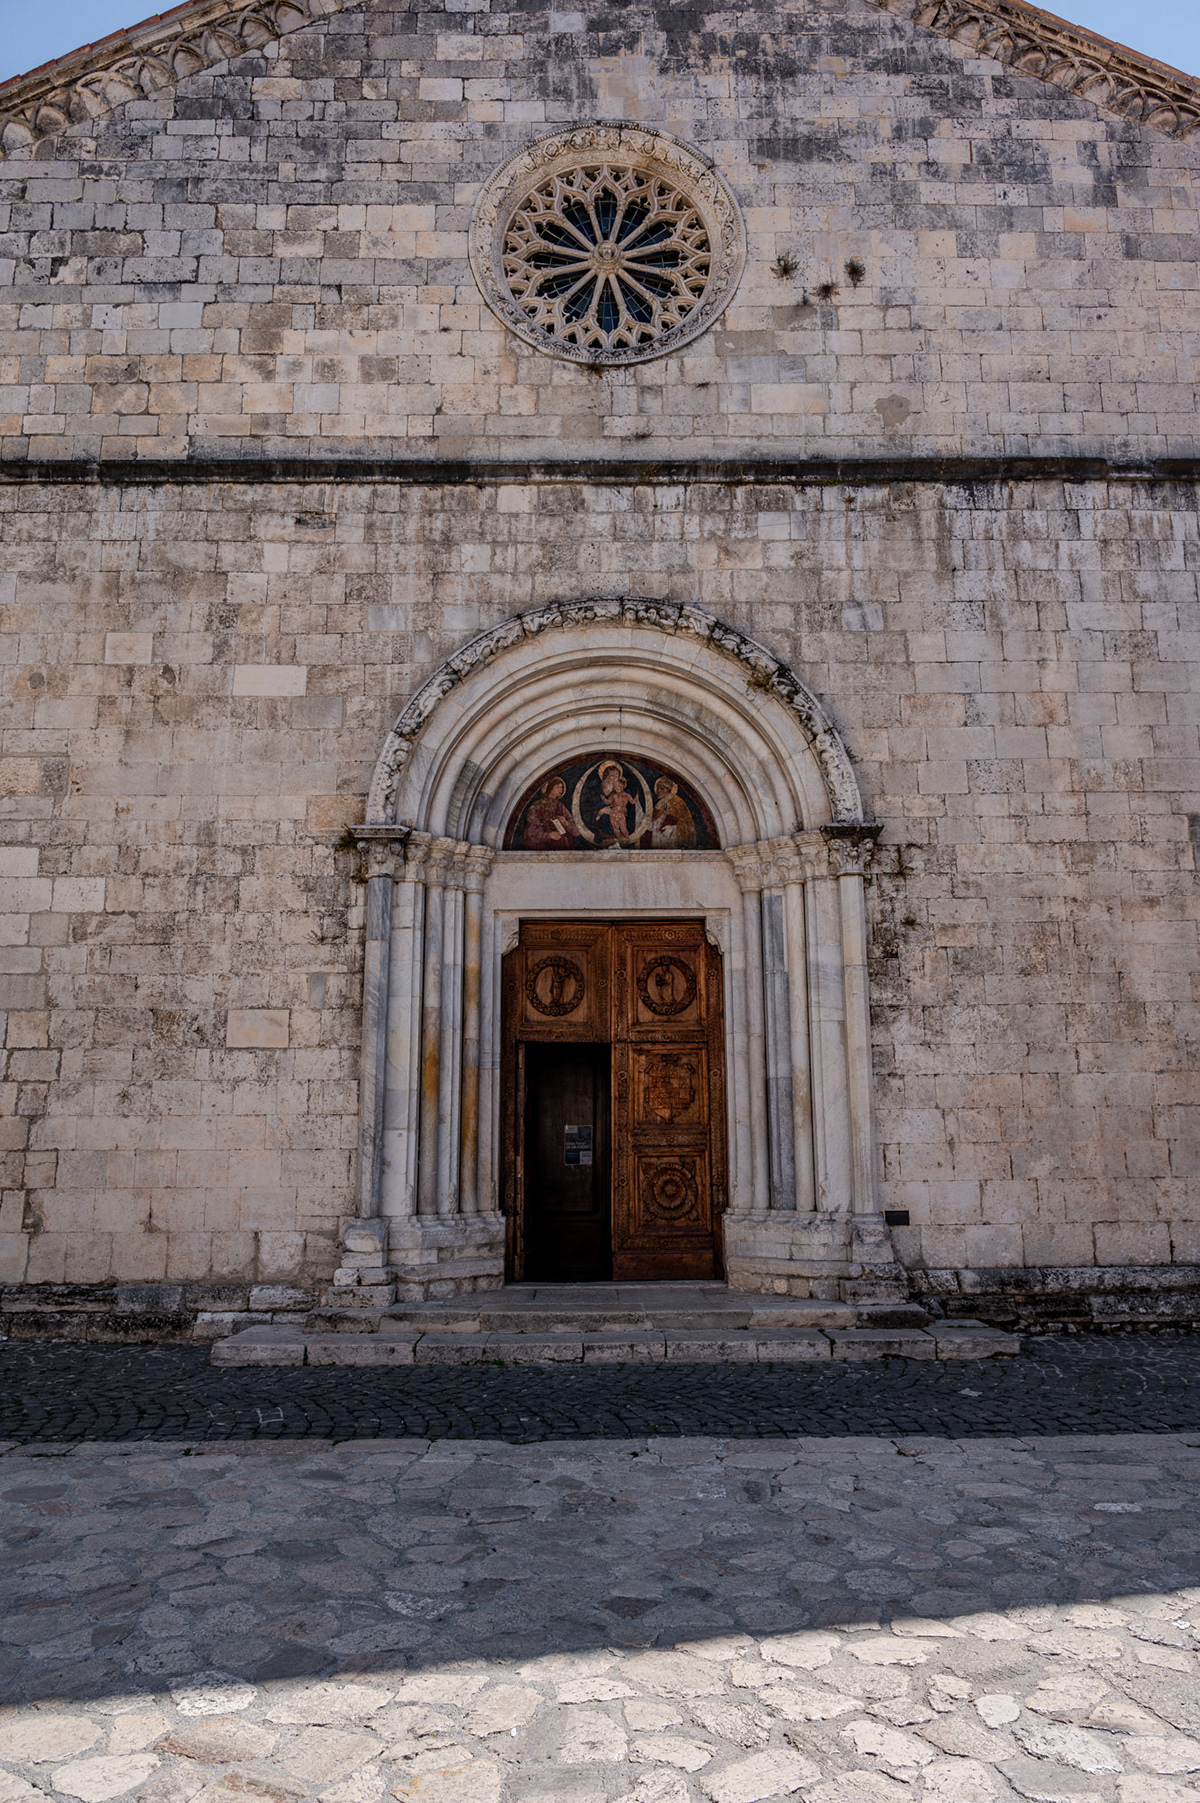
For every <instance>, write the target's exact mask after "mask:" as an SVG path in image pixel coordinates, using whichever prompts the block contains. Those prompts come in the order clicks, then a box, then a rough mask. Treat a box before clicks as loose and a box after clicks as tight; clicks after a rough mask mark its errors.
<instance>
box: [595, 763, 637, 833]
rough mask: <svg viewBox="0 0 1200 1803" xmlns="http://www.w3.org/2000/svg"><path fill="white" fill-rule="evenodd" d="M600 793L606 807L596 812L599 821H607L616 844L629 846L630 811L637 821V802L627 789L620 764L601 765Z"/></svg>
mask: <svg viewBox="0 0 1200 1803" xmlns="http://www.w3.org/2000/svg"><path fill="white" fill-rule="evenodd" d="M600 793H601V794H602V796H603V797H604V806H603V807H601V808H597V810H596V819H597V821H598V822H599V821H601V820H607V821H608V823H609V825H610V826H611V827H612V836H613V838H614V839H615V841H616V843H617V844H618V845H628V843H629V828H630V821H629V810H630V809H631V808H632V809H633V812H634V818H635V819H636V817H637V802H636V801H635V800H634V798H633V796H632V795H631V794H630V793H629V790H628V789H627V788H626V787H625V772H624V770H622V768H621V766H620V764H614V763H612V762H611V760H610V761H609V762H607V763H604V764H601V766H600Z"/></svg>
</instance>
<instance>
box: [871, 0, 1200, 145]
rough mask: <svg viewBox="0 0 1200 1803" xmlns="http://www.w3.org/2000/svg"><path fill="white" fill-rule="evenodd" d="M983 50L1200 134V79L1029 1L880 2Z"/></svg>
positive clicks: (1127, 114) (1083, 93) (1136, 116)
mask: <svg viewBox="0 0 1200 1803" xmlns="http://www.w3.org/2000/svg"><path fill="white" fill-rule="evenodd" d="M874 4H875V5H876V6H878V7H879V8H880V9H881V10H882V11H883V12H888V13H892V14H894V15H895V17H896V18H898V19H909V20H911V21H912V22H913V23H914V24H916V25H925V26H928V28H929V29H930V30H931V31H936V32H937V33H938V34H939V36H941V37H944V38H950V39H951V40H952V41H953V42H954V43H956V44H961V45H962V46H963V47H964V49H967V50H970V51H972V52H974V54H975V55H976V56H988V57H991V58H993V60H994V61H996V62H998V63H1003V64H1004V65H1005V67H1006V68H1009V69H1015V70H1016V71H1017V73H1018V74H1020V75H1032V76H1034V77H1035V78H1036V79H1037V80H1039V81H1045V82H1048V83H1049V84H1050V85H1051V86H1052V87H1055V88H1060V89H1061V90H1062V92H1063V93H1064V94H1073V95H1074V96H1075V98H1076V99H1077V100H1088V101H1090V102H1091V103H1092V105H1093V106H1099V107H1103V109H1104V110H1105V112H1109V113H1116V114H1117V115H1118V117H1119V118H1122V119H1130V120H1132V121H1133V122H1134V123H1135V124H1138V125H1147V126H1149V127H1151V129H1152V130H1154V131H1162V132H1166V133H1167V134H1168V136H1170V137H1172V138H1183V139H1188V138H1193V137H1195V136H1196V134H1197V133H1198V132H1200V80H1197V79H1196V78H1195V77H1194V76H1191V75H1185V74H1184V73H1183V72H1182V70H1180V69H1172V68H1171V67H1170V66H1169V65H1168V64H1166V63H1160V62H1156V61H1155V60H1154V58H1153V57H1149V56H1141V55H1140V54H1139V53H1138V52H1137V51H1136V50H1127V49H1126V48H1125V46H1124V45H1122V44H1112V43H1110V42H1109V41H1108V39H1107V38H1102V37H1100V36H1099V35H1098V34H1096V33H1095V32H1091V31H1084V30H1083V29H1082V27H1080V26H1078V25H1071V24H1069V23H1068V22H1067V20H1065V19H1059V18H1056V17H1055V15H1054V14H1053V13H1046V12H1043V11H1042V10H1041V8H1040V7H1037V6H1027V5H1025V4H1024V0H874Z"/></svg>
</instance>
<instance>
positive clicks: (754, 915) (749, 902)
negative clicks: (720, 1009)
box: [726, 845, 771, 1215]
mask: <svg viewBox="0 0 1200 1803" xmlns="http://www.w3.org/2000/svg"><path fill="white" fill-rule="evenodd" d="M726 856H727V857H728V859H729V861H730V863H731V864H732V865H733V871H734V875H735V876H736V878H737V883H738V888H739V889H740V890H741V892H742V917H741V928H742V955H743V970H744V976H743V983H744V987H745V1011H746V1071H745V1075H744V1079H742V1074H741V1073H737V1075H738V1078H739V1079H741V1081H739V1088H744V1091H745V1099H746V1103H747V1113H748V1117H749V1125H750V1166H751V1171H752V1183H753V1189H752V1192H751V1200H750V1213H751V1214H755V1215H759V1214H766V1213H767V1211H768V1210H769V1208H770V1206H771V1154H770V1141H769V1137H768V1133H769V1128H768V1111H767V1067H766V1047H765V1025H764V1001H763V944H762V868H761V862H760V859H759V854H758V848H757V846H753V845H743V846H732V847H730V849H729V850H728V851H727V852H726ZM740 1112H741V1111H740V1110H739V1113H740ZM741 1118H742V1119H745V1118H746V1115H742V1116H741Z"/></svg>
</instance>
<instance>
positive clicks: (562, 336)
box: [469, 121, 746, 365]
mask: <svg viewBox="0 0 1200 1803" xmlns="http://www.w3.org/2000/svg"><path fill="white" fill-rule="evenodd" d="M469 250H470V257H471V267H472V269H473V270H474V272H475V279H476V281H477V282H478V284H479V288H480V292H481V293H482V295H483V297H484V299H485V300H486V301H487V304H488V306H489V307H490V308H491V309H492V312H493V313H495V315H496V317H497V318H498V319H500V320H501V321H503V323H504V324H505V325H506V326H507V327H508V328H509V330H510V331H512V332H514V333H515V334H516V336H517V337H518V338H521V339H523V340H524V342H525V343H526V344H530V345H533V346H534V347H535V348H536V349H538V350H543V351H549V352H551V353H552V354H553V355H555V356H558V357H565V358H568V359H569V360H570V361H572V362H576V363H591V364H605V365H608V364H624V363H640V362H643V361H644V360H645V359H646V358H648V357H660V356H665V355H666V354H667V353H668V352H670V351H673V350H677V349H679V348H680V347H681V346H683V345H685V344H687V343H689V342H690V341H691V340H692V339H693V338H695V337H697V336H698V335H699V334H700V333H701V332H703V331H706V330H707V328H708V327H709V326H710V325H712V324H713V323H714V321H715V320H716V319H718V318H719V317H720V315H721V313H722V312H723V311H724V310H725V308H726V306H727V305H728V304H729V302H730V300H731V299H732V298H733V293H734V290H735V289H736V287H737V284H738V280H739V278H740V276H741V273H742V269H743V267H744V264H745V258H746V245H745V232H744V229H743V226H742V219H741V214H740V212H739V210H738V206H737V202H736V201H735V200H734V197H733V194H732V192H731V191H730V189H729V188H728V187H727V186H726V184H725V182H724V181H723V180H722V179H721V177H720V176H719V175H718V174H717V171H716V170H715V169H714V168H713V166H712V164H711V163H710V162H709V161H708V160H707V158H705V157H704V156H702V155H701V154H700V152H699V151H697V150H695V149H693V148H692V147H691V146H689V145H686V144H681V143H680V142H679V140H678V139H677V138H672V137H670V136H668V134H667V133H666V132H658V131H652V130H650V129H648V128H647V127H645V126H640V125H629V124H624V123H621V122H619V121H618V122H613V123H604V124H594V125H581V126H577V127H575V128H574V129H572V130H564V131H558V132H551V133H549V134H548V135H547V136H546V137H543V138H539V139H537V140H536V141H535V142H534V143H532V144H528V145H526V147H525V148H524V150H521V151H519V152H518V153H517V155H516V156H514V157H510V158H509V159H508V161H507V162H506V163H502V164H501V166H500V167H499V168H498V169H497V170H495V171H494V173H493V174H492V175H491V176H489V177H488V179H487V181H486V182H485V183H484V184H483V187H482V189H481V190H480V193H479V197H478V199H477V200H476V203H475V210H474V213H473V215H472V218H471V233H470V243H469Z"/></svg>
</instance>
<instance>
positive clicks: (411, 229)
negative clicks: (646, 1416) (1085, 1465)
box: [0, 0, 1200, 1335]
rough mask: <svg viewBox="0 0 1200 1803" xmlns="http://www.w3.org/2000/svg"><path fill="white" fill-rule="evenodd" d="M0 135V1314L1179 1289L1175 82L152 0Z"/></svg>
mask: <svg viewBox="0 0 1200 1803" xmlns="http://www.w3.org/2000/svg"><path fill="white" fill-rule="evenodd" d="M0 149H2V151H3V155H2V157H0V230H2V231H3V234H4V235H3V238H2V240H0V541H2V562H0V683H2V686H3V696H4V701H3V714H2V716H0V821H2V824H3V833H2V835H0V838H2V840H3V847H2V849H0V1000H2V1001H3V1005H4V1007H5V1009H6V1011H7V1012H6V1014H5V1015H4V1017H3V1018H4V1020H5V1028H4V1039H3V1048H4V1049H3V1054H2V1056H3V1061H4V1062H3V1065H2V1066H0V1096H2V1097H3V1101H4V1106H3V1109H2V1110H0V1134H2V1136H3V1137H2V1140H0V1157H2V1164H0V1176H2V1182H3V1189H2V1192H0V1195H2V1201H0V1283H2V1284H3V1286H4V1290H3V1297H2V1299H0V1301H2V1307H0V1315H3V1320H4V1323H6V1324H7V1326H8V1328H9V1329H10V1330H12V1331H20V1332H26V1331H33V1330H34V1328H35V1325H36V1324H40V1326H41V1328H43V1329H44V1328H46V1327H47V1326H49V1327H50V1328H53V1329H54V1330H56V1331H68V1332H96V1333H123V1332H133V1331H137V1330H138V1324H139V1322H140V1323H142V1324H143V1326H144V1325H145V1324H146V1323H147V1322H149V1321H151V1320H152V1321H153V1322H154V1323H155V1324H156V1327H157V1329H158V1330H159V1331H178V1332H184V1331H188V1332H190V1331H197V1332H199V1333H202V1334H205V1333H207V1334H210V1335H212V1334H215V1333H217V1332H219V1331H223V1328H224V1325H225V1324H227V1323H228V1322H229V1320H230V1318H231V1317H233V1316H237V1317H239V1318H241V1319H242V1320H246V1319H255V1318H258V1319H266V1318H269V1317H271V1316H272V1315H274V1314H277V1313H278V1312H279V1311H284V1312H287V1311H293V1312H295V1311H297V1310H303V1309H306V1308H308V1307H310V1306H312V1305H314V1304H315V1303H317V1302H318V1301H319V1299H320V1298H322V1297H326V1298H332V1299H333V1300H334V1301H337V1302H339V1303H344V1304H345V1305H347V1306H353V1305H357V1304H366V1305H378V1304H381V1303H386V1302H387V1301H389V1300H390V1299H391V1298H393V1297H396V1296H399V1297H401V1298H405V1297H407V1298H415V1297H422V1296H425V1297H437V1296H442V1295H447V1294H450V1293H462V1292H471V1291H474V1290H477V1289H487V1288H491V1287H495V1286H497V1285H499V1284H501V1283H503V1282H504V1281H506V1280H507V1281H513V1280H520V1279H536V1280H547V1281H549V1280H570V1279H573V1278H607V1277H616V1278H618V1279H622V1280H627V1281H635V1280H641V1279H671V1278H682V1277H693V1278H695V1277H700V1278H708V1279H715V1280H720V1279H726V1280H728V1281H729V1282H730V1283H732V1284H734V1285H736V1286H738V1287H741V1288H744V1289H748V1290H753V1291H765V1292H768V1293H775V1294H781V1295H782V1294H786V1295H792V1296H813V1297H818V1298H840V1299H842V1300H869V1299H888V1298H899V1297H904V1296H908V1295H912V1296H915V1297H918V1298H924V1299H929V1300H932V1301H933V1302H934V1303H935V1304H936V1305H938V1306H940V1307H943V1308H945V1309H947V1310H949V1311H950V1312H954V1311H956V1310H957V1311H958V1312H962V1313H970V1314H979V1313H981V1312H982V1313H988V1314H991V1315H993V1316H994V1317H996V1318H1001V1317H1008V1318H1012V1317H1017V1318H1021V1319H1025V1320H1035V1319H1038V1318H1044V1319H1055V1320H1064V1319H1085V1320H1089V1321H1101V1322H1120V1321H1127V1320H1144V1319H1160V1320H1161V1319H1165V1320H1188V1319H1191V1318H1193V1317H1195V1316H1198V1315H1200V1301H1198V1298H1200V1144H1198V1140H1197V1104H1198V1099H1200V1098H1198V1096H1197V1087H1198V1086H1197V1076H1196V1048H1197V1043H1198V1038H1200V1035H1198V1031H1197V1029H1198V1025H1200V1021H1198V1015H1197V997H1196V984H1197V922H1198V920H1200V892H1198V890H1197V877H1196V872H1197V867H1198V866H1197V857H1198V855H1200V854H1198V851H1197V846H1198V845H1200V747H1198V744H1197V732H1198V726H1200V699H1198V694H1200V689H1198V684H1197V661H1198V658H1200V634H1198V631H1197V599H1198V597H1197V573H1198V571H1200V531H1198V523H1197V506H1196V502H1197V478H1198V476H1200V461H1198V445H1197V438H1198V434H1197V429H1196V401H1197V356H1198V352H1200V326H1198V321H1200V312H1198V290H1200V259H1198V255H1197V252H1198V247H1200V232H1198V222H1197V196H1198V188H1197V170H1198V167H1200V83H1197V82H1195V81H1192V80H1191V79H1190V78H1188V77H1186V76H1183V75H1180V74H1178V73H1177V72H1175V71H1173V70H1170V69H1168V68H1165V67H1164V66H1162V65H1159V64H1156V63H1153V62H1151V61H1149V60H1148V59H1144V58H1141V57H1139V56H1137V55H1135V54H1134V53H1132V52H1127V51H1124V50H1121V49H1119V48H1118V47H1116V46H1113V45H1110V44H1107V43H1106V42H1105V41H1104V40H1102V39H1099V38H1095V37H1093V36H1091V35H1090V34H1088V33H1086V32H1082V31H1076V30H1074V29H1073V28H1071V27H1067V26H1065V25H1064V24H1063V23H1062V22H1061V21H1059V20H1056V19H1053V18H1051V17H1049V16H1048V15H1045V14H1043V13H1041V12H1039V11H1038V10H1037V9H1035V8H1033V7H1030V6H1027V5H1024V4H1022V3H1021V0H977V3H975V4H968V3H966V0H932V3H931V4H925V3H924V0H894V3H893V0H888V3H887V4H884V5H880V4H875V0H755V4H754V5H753V6H750V7H747V8H743V9H741V10H740V11H736V12H726V11H723V10H720V9H717V8H715V7H704V6H698V5H696V6H693V5H681V4H667V3H665V0H636V3H631V4H622V5H620V6H612V7H599V6H588V7H584V8H583V9H582V10H571V9H570V7H569V4H568V0H564V10H555V9H553V8H547V7H543V6H541V5H533V4H528V5H524V6H522V5H505V4H504V3H503V0H445V4H444V6H439V5H437V4H433V3H431V4H428V5H425V6H422V7H420V8H418V9H417V10H412V11H409V10H407V9H406V8H404V7H403V6H401V5H400V4H398V3H397V0H189V3H188V4H185V5H183V6H181V7H178V8H176V9H175V11H174V12H171V13H168V14H165V15H163V16H162V17H161V18H159V19H156V20H153V21H151V22H150V23H149V24H147V25H146V26H143V27H139V28H136V29H134V30H132V31H129V32H124V33H119V34H117V36H116V37H114V38H111V39H108V40H105V42H104V43H102V44H99V45H96V46H92V47H89V48H88V49H86V50H83V51H80V52H78V53H76V54H75V55H73V56H70V57H67V58H65V59H63V60H62V61H60V62H58V63H56V64H53V65H49V66H47V68H46V69H44V70H40V71H36V72H34V74H32V75H30V76H25V77H22V78H20V79H18V80H16V81H12V82H9V83H8V84H7V85H6V86H4V87H0Z"/></svg>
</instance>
